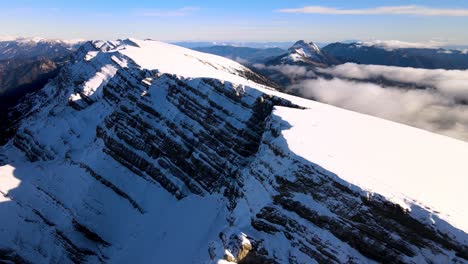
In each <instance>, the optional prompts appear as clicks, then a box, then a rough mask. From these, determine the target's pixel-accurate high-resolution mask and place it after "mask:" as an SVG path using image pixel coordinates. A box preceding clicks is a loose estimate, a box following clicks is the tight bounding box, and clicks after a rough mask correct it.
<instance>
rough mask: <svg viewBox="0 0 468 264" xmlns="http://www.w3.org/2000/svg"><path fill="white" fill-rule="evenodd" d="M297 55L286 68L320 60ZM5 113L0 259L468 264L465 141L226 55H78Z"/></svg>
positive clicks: (107, 51)
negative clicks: (320, 96)
mask: <svg viewBox="0 0 468 264" xmlns="http://www.w3.org/2000/svg"><path fill="white" fill-rule="evenodd" d="M299 44H300V45H295V48H294V49H290V50H289V53H296V54H298V55H300V56H301V57H296V56H292V57H290V58H294V59H298V61H300V62H301V63H304V62H305V63H307V62H308V61H309V59H310V60H311V61H313V62H314V63H315V62H316V61H317V60H322V59H324V58H326V57H322V56H320V55H319V54H321V51H320V49H318V48H316V46H314V45H312V44H310V43H306V42H301V43H299ZM284 62H289V61H284ZM293 62H295V61H294V60H293ZM322 62H324V61H322ZM314 65H315V64H314ZM315 66H318V65H315ZM11 111H12V112H15V119H14V120H13V121H12V122H10V121H11V120H10V121H8V122H9V128H10V131H14V132H12V133H11V134H10V135H9V137H8V138H7V140H6V142H5V144H4V145H3V146H1V147H0V177H1V180H0V215H1V216H2V217H1V218H0V261H2V262H6V263H8V262H10V263H11V262H13V263H155V262H156V263H221V264H223V263H315V262H318V263H375V262H380V263H424V262H427V263H434V262H436V263H466V262H467V261H468V254H467V252H468V246H467V245H468V235H467V233H466V232H467V230H468V226H467V223H468V215H467V212H466V210H465V208H464V207H465V204H464V203H463V202H462V201H466V200H467V198H468V197H467V194H466V191H465V187H466V181H467V179H466V177H465V171H466V162H465V157H466V156H467V155H468V145H467V143H465V142H462V141H458V140H455V139H451V138H448V137H445V136H440V135H436V134H433V133H430V132H426V131H423V130H419V129H415V128H412V127H408V126H405V125H402V124H398V123H393V122H390V121H386V120H383V119H378V118H375V117H370V116H367V115H362V114H359V113H355V112H351V111H347V110H343V109H339V108H335V107H333V106H329V105H325V104H321V103H319V102H315V101H311V100H307V99H304V98H298V97H295V96H292V95H288V94H284V93H281V92H279V91H278V90H277V89H275V87H272V82H271V81H270V80H269V79H268V78H266V77H264V76H262V75H259V74H258V73H256V72H254V71H252V70H250V69H249V68H247V67H246V66H243V65H241V64H239V63H237V62H235V61H232V60H229V59H226V58H223V57H219V56H216V55H211V54H207V53H202V52H198V51H194V50H190V49H186V48H182V47H178V46H175V45H171V44H166V43H163V42H159V41H153V40H137V39H125V40H117V41H91V42H86V43H83V44H82V45H81V46H80V47H79V48H77V50H76V51H75V52H73V53H72V54H71V58H70V59H69V60H67V62H66V63H65V65H64V66H63V67H61V68H60V69H59V72H58V74H57V75H56V77H54V78H53V79H52V80H51V81H49V82H48V83H47V84H46V85H45V86H44V87H42V88H40V89H38V90H36V91H35V92H33V93H30V94H28V95H26V96H25V97H24V98H22V100H21V101H20V102H19V103H18V104H16V106H15V107H14V108H13V109H11Z"/></svg>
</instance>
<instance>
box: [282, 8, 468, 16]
mask: <svg viewBox="0 0 468 264" xmlns="http://www.w3.org/2000/svg"><path fill="white" fill-rule="evenodd" d="M277 12H280V13H299V14H301V13H302V14H327V15H417V16H468V9H463V8H457V9H448V8H432V7H425V6H417V5H405V6H381V7H374V8H362V9H339V8H333V7H325V6H305V7H301V8H288V9H280V10H277Z"/></svg>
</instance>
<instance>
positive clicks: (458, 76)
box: [319, 63, 468, 102]
mask: <svg viewBox="0 0 468 264" xmlns="http://www.w3.org/2000/svg"><path fill="white" fill-rule="evenodd" d="M319 71H320V72H323V73H328V74H331V75H333V76H335V77H339V78H347V79H357V80H375V79H385V80H388V81H392V82H397V83H402V84H408V85H417V86H423V87H428V88H434V89H436V92H437V93H439V94H441V95H442V96H444V97H447V98H450V99H451V100H458V101H465V102H468V70H442V69H437V70H428V69H417V68H409V67H408V68H406V67H395V66H381V65H359V64H355V63H346V64H342V65H338V66H335V67H331V68H326V69H320V70H319Z"/></svg>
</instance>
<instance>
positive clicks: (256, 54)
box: [193, 46, 285, 63]
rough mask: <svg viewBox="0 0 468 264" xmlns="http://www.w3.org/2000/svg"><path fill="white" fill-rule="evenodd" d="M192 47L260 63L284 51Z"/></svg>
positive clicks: (227, 47)
mask: <svg viewBox="0 0 468 264" xmlns="http://www.w3.org/2000/svg"><path fill="white" fill-rule="evenodd" d="M193 49H194V50H197V51H201V52H205V53H211V54H216V55H219V56H223V57H227V58H230V59H233V60H236V61H238V62H241V63H257V62H258V63H262V62H264V61H265V60H267V59H270V58H272V57H276V56H280V55H282V54H284V52H285V50H284V49H280V48H250V47H234V46H211V47H198V48H193Z"/></svg>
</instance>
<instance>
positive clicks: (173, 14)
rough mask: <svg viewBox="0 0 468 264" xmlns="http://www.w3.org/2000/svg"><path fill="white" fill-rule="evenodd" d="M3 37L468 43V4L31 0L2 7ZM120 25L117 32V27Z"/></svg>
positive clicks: (433, 2)
mask: <svg viewBox="0 0 468 264" xmlns="http://www.w3.org/2000/svg"><path fill="white" fill-rule="evenodd" d="M1 7H2V8H1V9H0V25H2V32H1V33H0V37H1V36H41V37H45V38H56V39H77V38H82V39H118V38H126V37H135V38H140V39H144V38H151V39H158V40H162V41H168V42H180V41H190V42H195V41H201V42H205V41H218V42H219V41H225V42H292V41H295V40H298V39H307V40H311V41H315V42H336V41H342V40H347V39H359V40H363V41H369V40H400V41H406V42H428V41H436V42H441V43H447V44H452V45H457V44H468V32H466V30H465V26H466V25H467V24H468V2H465V3H463V2H460V1H455V0H450V1H444V2H440V1H434V0H430V1H416V0H413V1H403V0H395V1H389V0H386V1H380V2H379V3H375V1H374V2H373V1H369V0H359V1H353V2H349V3H342V2H340V1H323V0H319V1H313V2H312V1H305V0H294V1H288V2H284V1H279V0H273V1H268V5H266V4H265V3H262V1H235V2H217V1H213V0H209V1H204V2H202V3H197V5H194V3H193V2H192V1H172V2H162V1H147V0H144V1H138V3H136V2H115V1H110V0H104V1H99V2H95V1H91V0H84V1H79V2H78V1H67V2H64V1H58V0H45V1H40V2H37V1H31V0H20V1H15V2H14V3H13V2H9V3H2V4H1ZM113 28H115V29H118V30H112V29H113Z"/></svg>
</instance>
